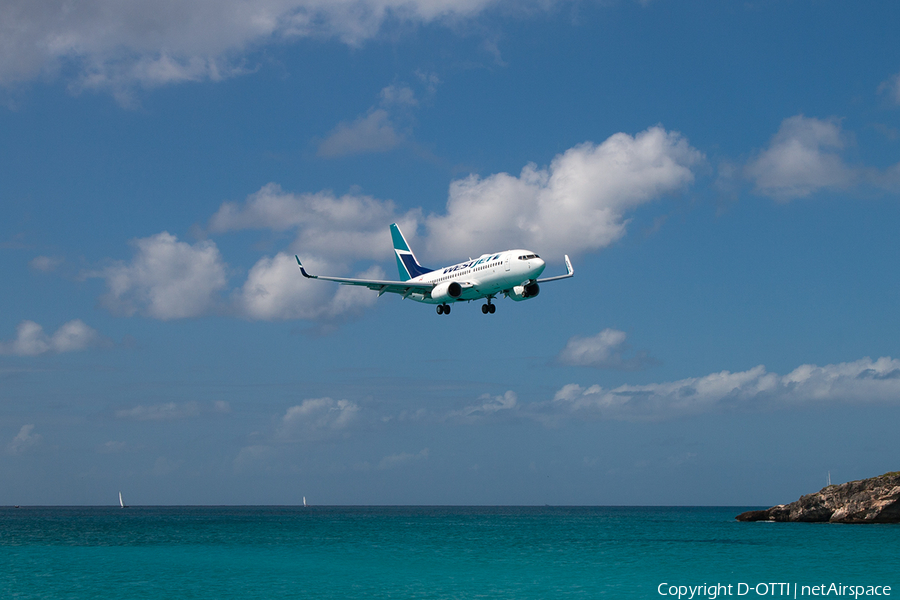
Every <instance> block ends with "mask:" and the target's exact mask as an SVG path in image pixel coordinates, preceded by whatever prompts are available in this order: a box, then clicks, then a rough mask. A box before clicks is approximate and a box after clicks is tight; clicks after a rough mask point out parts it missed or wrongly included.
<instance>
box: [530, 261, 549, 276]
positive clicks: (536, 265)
mask: <svg viewBox="0 0 900 600" xmlns="http://www.w3.org/2000/svg"><path fill="white" fill-rule="evenodd" d="M531 266H532V268H533V269H534V270H535V271H537V274H538V275H540V274H541V273H543V272H544V267H545V266H546V263H544V259H543V258H533V259H531Z"/></svg>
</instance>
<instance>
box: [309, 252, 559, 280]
mask: <svg viewBox="0 0 900 600" xmlns="http://www.w3.org/2000/svg"><path fill="white" fill-rule="evenodd" d="M294 258H296V259H297V264H298V265H299V266H300V272H301V273H303V276H304V277H309V278H310V279H316V276H315V275H310V274H309V273H307V272H306V269H304V268H303V263H302V262H300V257H299V256H297V255H296V254H295V255H294ZM566 260H568V257H567V258H566Z"/></svg>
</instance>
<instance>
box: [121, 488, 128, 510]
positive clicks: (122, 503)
mask: <svg viewBox="0 0 900 600" xmlns="http://www.w3.org/2000/svg"><path fill="white" fill-rule="evenodd" d="M119 506H121V507H122V508H128V507H127V506H125V502H123V501H122V492H119Z"/></svg>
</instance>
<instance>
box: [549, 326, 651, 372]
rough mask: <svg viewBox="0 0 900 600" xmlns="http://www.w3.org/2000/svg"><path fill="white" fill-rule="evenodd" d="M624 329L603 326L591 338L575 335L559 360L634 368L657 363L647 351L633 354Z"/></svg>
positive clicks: (561, 353) (599, 367)
mask: <svg viewBox="0 0 900 600" xmlns="http://www.w3.org/2000/svg"><path fill="white" fill-rule="evenodd" d="M626 337H627V336H626V335H625V332H624V331H618V330H616V329H604V330H603V331H601V332H600V333H598V334H597V335H594V336H590V337H581V336H578V335H576V336H573V337H572V338H570V339H569V341H568V343H566V347H565V348H563V350H562V352H560V353H559V356H558V357H557V360H558V361H559V362H561V363H563V364H566V365H572V366H577V367H594V368H595V369H618V370H625V371H632V370H636V369H642V368H644V367H647V366H650V365H652V364H654V363H655V361H654V360H653V359H651V358H650V357H648V356H647V354H646V353H645V352H639V353H636V354H634V355H633V356H626V354H628V353H629V350H630V349H629V347H628V344H626V343H625V338H626Z"/></svg>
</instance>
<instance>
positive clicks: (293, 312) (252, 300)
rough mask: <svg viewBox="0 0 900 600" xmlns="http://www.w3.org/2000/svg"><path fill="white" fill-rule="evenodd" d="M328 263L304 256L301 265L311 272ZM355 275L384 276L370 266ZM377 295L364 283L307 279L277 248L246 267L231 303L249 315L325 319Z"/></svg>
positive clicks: (366, 303)
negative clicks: (248, 270)
mask: <svg viewBox="0 0 900 600" xmlns="http://www.w3.org/2000/svg"><path fill="white" fill-rule="evenodd" d="M387 247H388V248H390V246H387ZM330 264H331V263H327V262H322V261H318V260H315V259H312V260H306V259H304V267H305V268H306V269H308V270H313V272H329V271H331V269H332V268H333V267H331V266H330ZM320 269H321V270H320ZM357 277H360V278H366V279H384V278H385V275H384V271H382V270H381V268H380V267H378V266H374V267H371V268H370V269H368V270H367V271H364V272H362V273H358V274H357ZM377 299H378V295H377V294H375V292H373V291H371V290H369V289H368V288H365V287H357V286H344V285H342V286H338V285H337V284H332V283H328V282H324V281H323V282H313V281H310V280H308V279H306V278H305V277H303V276H302V275H301V274H300V270H299V267H298V266H297V261H296V259H295V258H294V257H293V256H288V255H287V254H284V253H281V252H279V253H278V254H276V255H275V256H274V257H272V258H269V257H264V258H262V259H260V260H259V261H258V262H257V263H256V264H255V265H254V266H253V268H252V269H250V273H249V274H248V275H247V281H246V282H244V285H243V287H241V289H240V290H238V291H237V292H236V294H235V306H236V307H237V310H238V313H239V314H241V315H243V316H246V317H247V318H250V319H259V320H266V321H271V320H281V319H311V320H326V321H328V320H333V319H335V318H339V317H344V316H347V315H353V314H357V313H359V312H360V311H361V310H362V309H363V308H365V307H367V306H371V305H373V304H374V303H375V302H376V300H377Z"/></svg>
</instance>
